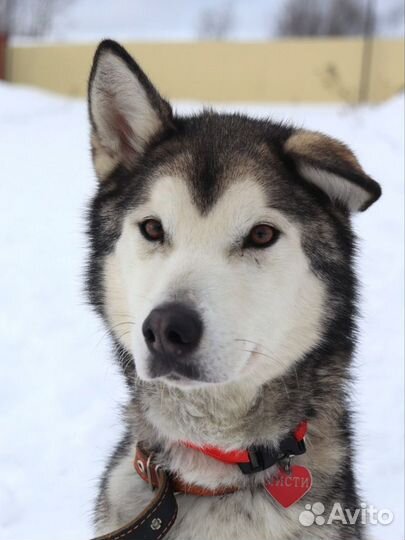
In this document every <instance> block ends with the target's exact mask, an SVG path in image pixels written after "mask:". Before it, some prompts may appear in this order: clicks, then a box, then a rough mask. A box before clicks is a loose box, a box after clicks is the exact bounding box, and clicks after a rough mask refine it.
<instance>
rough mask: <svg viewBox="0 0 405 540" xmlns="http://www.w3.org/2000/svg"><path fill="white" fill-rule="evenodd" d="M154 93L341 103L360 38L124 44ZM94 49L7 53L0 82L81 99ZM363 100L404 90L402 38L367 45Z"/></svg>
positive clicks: (354, 87) (353, 89)
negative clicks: (370, 55) (365, 96)
mask: <svg viewBox="0 0 405 540" xmlns="http://www.w3.org/2000/svg"><path fill="white" fill-rule="evenodd" d="M124 45H125V46H126V47H127V48H128V50H129V51H130V52H131V53H132V54H133V55H134V56H135V58H136V59H137V60H138V62H139V63H140V64H141V66H142V67H143V69H144V70H145V71H146V72H147V73H148V75H149V76H150V78H151V79H152V81H153V82H154V83H155V84H156V85H157V86H158V87H159V89H160V91H161V93H162V94H163V95H165V96H166V97H168V98H172V99H190V100H200V101H216V102H220V101H252V102H257V101H259V102H260V101H292V102H299V101H307V102H311V101H317V102H319V101H323V102H328V101H329V102H331V101H332V102H333V101H346V102H352V103H354V102H356V101H357V99H358V95H359V82H360V68H361V59H362V52H363V46H364V44H363V41H362V40H361V39H296V40H280V41H272V42H263V43H226V42H224V43H223V42H195V43H125V44H124ZM95 47H96V45H95V44H87V45H72V44H68V45H51V46H35V47H10V48H9V50H8V53H7V68H6V69H7V71H6V74H7V79H8V80H10V81H12V82H16V83H23V84H30V85H34V86H38V87H41V88H45V89H47V90H52V91H55V92H60V93H62V94H68V95H71V96H83V95H85V93H86V84H87V77H88V73H89V70H90V65H91V60H92V56H93V54H94V50H95ZM373 53H374V54H373V63H372V69H371V76H370V82H371V86H370V100H371V101H374V102H378V101H382V100H384V99H386V98H388V97H390V96H392V95H393V94H395V93H397V92H398V91H400V90H401V89H403V88H404V40H400V39H397V40H381V39H378V40H375V41H374V42H373Z"/></svg>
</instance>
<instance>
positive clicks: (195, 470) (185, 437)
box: [128, 355, 350, 488]
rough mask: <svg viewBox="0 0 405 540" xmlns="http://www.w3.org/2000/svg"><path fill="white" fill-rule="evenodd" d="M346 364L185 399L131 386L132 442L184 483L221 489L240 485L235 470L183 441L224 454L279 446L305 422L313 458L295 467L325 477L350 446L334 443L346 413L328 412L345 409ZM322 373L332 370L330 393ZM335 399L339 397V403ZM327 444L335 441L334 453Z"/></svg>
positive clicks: (310, 362) (172, 391)
mask: <svg viewBox="0 0 405 540" xmlns="http://www.w3.org/2000/svg"><path fill="white" fill-rule="evenodd" d="M349 359H350V355H343V356H342V355H339V358H336V357H335V358H333V359H328V358H326V359H325V358H322V359H320V358H319V357H316V356H312V358H307V359H306V360H305V369H301V366H303V363H302V364H300V363H299V364H297V365H296V366H294V368H293V369H291V370H290V371H289V372H288V373H286V374H285V375H284V376H283V377H279V378H277V379H274V380H272V381H269V382H267V383H266V384H264V385H262V386H260V387H259V388H258V387H254V385H249V384H246V381H243V382H241V383H237V382H235V383H230V384H227V385H223V386H218V387H212V388H206V389H199V390H192V391H190V390H181V389H177V388H174V387H170V386H167V385H165V384H162V383H157V382H151V383H149V382H147V383H145V382H142V381H139V380H136V384H135V392H134V399H133V401H132V402H131V405H130V407H129V411H128V421H129V422H130V424H131V426H132V431H133V438H134V441H142V442H143V443H144V444H146V445H147V446H149V448H150V449H157V448H158V449H160V454H161V455H160V459H161V461H162V463H163V464H164V465H165V466H166V467H167V468H168V469H170V470H172V471H175V472H177V473H180V474H181V475H182V476H183V478H184V479H185V480H187V481H189V482H195V483H199V482H200V483H201V480H202V479H204V480H203V483H204V485H205V486H207V487H210V488H212V487H215V486H216V485H218V482H219V479H221V480H220V481H221V483H222V484H234V483H235V482H237V483H241V482H244V480H242V479H241V477H240V474H239V472H238V471H237V470H235V468H234V467H229V466H228V465H224V464H222V463H216V462H215V461H214V460H212V458H209V457H207V456H204V455H201V454H200V453H198V452H196V451H194V450H190V449H188V448H184V446H182V445H181V441H189V442H191V443H193V444H196V445H211V446H216V447H219V448H222V449H224V450H236V449H239V450H240V449H245V448H248V447H250V446H252V445H268V446H277V444H278V443H279V441H280V440H281V439H282V438H283V437H285V435H286V434H287V433H288V432H290V431H291V430H292V429H294V427H295V426H296V425H297V424H299V422H300V421H302V420H303V419H308V420H309V435H308V438H309V443H310V444H309V447H310V450H309V452H307V455H306V456H301V457H300V458H298V459H299V462H303V463H305V462H308V460H310V461H311V460H312V461H313V460H314V459H316V460H317V461H318V462H319V464H320V466H321V468H325V471H328V472H329V473H330V472H331V471H333V470H334V468H335V467H336V466H337V465H338V463H339V461H340V460H341V459H342V455H343V454H342V452H343V448H344V447H345V446H347V441H343V440H341V439H339V436H338V431H339V427H338V426H339V425H340V422H341V418H342V416H343V415H345V414H346V410H345V409H340V410H337V409H336V407H335V408H334V407H332V405H331V404H333V403H339V402H342V393H344V392H345V388H344V385H343V381H344V380H347V365H348V360H349ZM325 370H327V371H329V370H333V373H334V377H333V378H332V379H331V378H330V377H329V378H327V380H329V381H332V382H333V386H328V387H326V385H325V384H324V382H323V381H324V380H326V378H325V376H324V375H325ZM322 373H323V376H322ZM333 394H339V400H336V399H334V398H333ZM343 403H344V399H343ZM331 440H333V441H335V444H334V447H333V448H332V449H331V448H329V447H330V441H331ZM259 478H260V476H259Z"/></svg>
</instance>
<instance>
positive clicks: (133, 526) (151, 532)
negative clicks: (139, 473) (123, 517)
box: [94, 467, 177, 540]
mask: <svg viewBox="0 0 405 540" xmlns="http://www.w3.org/2000/svg"><path fill="white" fill-rule="evenodd" d="M155 470H156V467H155ZM156 483H157V487H158V491H157V492H156V495H155V496H154V497H153V499H152V501H151V502H150V503H149V504H148V506H147V507H146V508H145V509H144V510H143V512H142V513H141V514H139V515H138V516H136V518H135V519H133V520H132V521H130V522H129V523H128V524H127V525H125V526H124V527H121V528H120V529H117V530H115V531H113V532H111V533H108V534H104V535H102V536H98V537H97V538H95V539H94V540H160V539H161V538H163V537H164V536H166V534H167V533H168V532H169V530H170V529H171V527H172V525H173V523H174V522H175V520H176V517H177V501H176V497H175V496H174V491H173V489H172V487H171V485H170V478H169V477H168V475H167V473H165V472H164V471H163V470H160V471H157V472H156Z"/></svg>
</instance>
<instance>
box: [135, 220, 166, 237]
mask: <svg viewBox="0 0 405 540" xmlns="http://www.w3.org/2000/svg"><path fill="white" fill-rule="evenodd" d="M139 229H140V231H141V233H142V235H143V236H144V237H145V238H146V240H149V242H163V239H164V237H165V231H164V229H163V225H162V224H161V222H160V221H158V220H157V219H146V220H145V221H143V222H142V223H140V224H139Z"/></svg>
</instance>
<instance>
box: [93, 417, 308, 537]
mask: <svg viewBox="0 0 405 540" xmlns="http://www.w3.org/2000/svg"><path fill="white" fill-rule="evenodd" d="M306 432H307V422H306V421H303V422H301V423H300V424H299V425H298V426H297V427H296V429H295V430H294V431H293V432H291V433H289V434H288V435H287V437H285V438H284V439H283V440H282V441H281V442H280V444H279V446H278V448H277V449H275V448H268V447H266V446H255V447H252V448H249V449H247V450H235V451H231V452H227V451H224V450H222V449H220V448H217V447H214V446H197V445H194V444H193V443H190V442H182V443H181V444H182V446H184V447H186V448H192V449H193V450H198V451H200V452H202V453H203V454H205V455H207V456H209V457H211V458H213V459H216V460H217V461H221V462H222V463H227V464H234V465H238V467H239V468H240V470H241V471H242V473H243V474H247V475H249V474H254V473H256V472H259V471H264V470H266V469H268V468H270V467H272V466H273V465H275V464H276V463H280V462H281V461H283V460H285V459H287V465H286V467H285V471H284V470H282V469H280V474H279V475H278V479H277V478H276V482H275V483H272V482H270V483H268V484H267V485H265V489H266V490H267V491H268V493H270V494H272V495H273V496H275V495H274V493H273V492H274V491H275V492H276V493H277V490H280V481H281V483H282V484H283V482H285V479H284V478H285V477H286V476H287V477H288V475H291V472H292V470H295V469H296V470H297V471H298V469H303V470H304V471H306V473H308V474H310V473H309V471H307V470H306V469H304V468H303V467H293V468H291V467H290V461H291V458H292V457H293V456H298V455H301V454H304V453H305V451H306V448H305V441H304V438H305V435H306ZM153 457H154V454H153V453H148V452H147V451H146V450H145V449H144V448H143V447H142V445H141V444H138V445H137V447H136V451H135V459H134V469H135V471H136V472H137V473H138V475H139V476H140V477H141V478H142V480H144V482H146V483H148V484H149V485H150V486H151V488H152V489H157V491H156V495H155V496H154V498H153V499H152V501H151V502H150V503H149V505H148V506H147V507H146V508H145V509H144V510H143V511H142V512H141V514H139V515H138V516H137V517H136V518H135V519H133V520H132V521H131V522H129V523H128V524H127V525H125V526H124V527H121V528H120V529H117V530H115V531H113V532H111V533H108V534H105V535H103V536H98V537H96V538H94V539H93V540H161V539H162V538H164V537H165V536H166V534H167V533H168V532H169V531H170V529H171V527H172V526H173V524H174V522H175V521H176V517H177V511H178V506H177V501H176V497H175V493H184V494H186V495H196V496H199V497H215V496H220V495H228V494H231V493H235V492H237V491H239V489H240V488H239V486H226V487H219V488H215V489H209V488H205V487H202V486H199V485H197V484H188V483H187V482H184V481H183V480H182V479H181V478H180V477H178V476H171V475H170V476H169V474H168V473H167V472H166V471H164V470H163V469H162V468H161V467H160V465H157V464H155V463H154V462H153ZM297 474H299V475H301V474H302V473H301V471H298V473H297ZM306 481H307V482H309V480H306ZM311 482H312V480H311ZM308 485H309V487H308V489H306V491H305V490H301V491H302V494H300V495H299V497H297V498H296V499H295V500H294V497H293V498H292V501H293V502H292V503H291V504H293V503H294V502H295V501H296V500H299V498H301V497H302V496H303V495H304V494H305V493H306V492H307V491H308V490H309V489H310V487H311V483H309V484H308ZM281 487H282V489H283V485H282V486H281ZM284 487H285V486H284ZM287 487H288V486H287ZM284 491H285V490H284ZM290 492H291V490H289V492H288V495H291V493H290ZM275 498H276V499H277V500H279V502H280V503H281V504H282V505H283V506H285V505H284V503H283V502H282V501H281V500H280V499H278V496H275ZM290 498H291V497H290ZM285 507H287V506H285Z"/></svg>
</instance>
